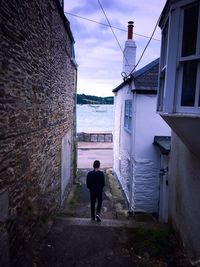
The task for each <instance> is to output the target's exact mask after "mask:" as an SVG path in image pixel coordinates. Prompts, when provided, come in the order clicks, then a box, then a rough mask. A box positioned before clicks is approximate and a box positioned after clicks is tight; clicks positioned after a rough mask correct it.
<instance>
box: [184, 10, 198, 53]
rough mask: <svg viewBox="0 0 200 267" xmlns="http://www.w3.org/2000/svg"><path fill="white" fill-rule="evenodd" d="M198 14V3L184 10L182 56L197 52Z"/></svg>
mask: <svg viewBox="0 0 200 267" xmlns="http://www.w3.org/2000/svg"><path fill="white" fill-rule="evenodd" d="M198 14H199V13H198V5H195V6H192V7H190V8H186V9H185V10H184V24H183V41H182V56H189V55H193V54H195V52H196V42H197V27H198Z"/></svg>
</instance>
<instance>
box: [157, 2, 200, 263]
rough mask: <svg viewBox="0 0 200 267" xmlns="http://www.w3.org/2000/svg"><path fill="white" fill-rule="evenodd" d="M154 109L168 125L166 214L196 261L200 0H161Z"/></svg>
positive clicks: (199, 240) (199, 235) (199, 252)
mask: <svg viewBox="0 0 200 267" xmlns="http://www.w3.org/2000/svg"><path fill="white" fill-rule="evenodd" d="M159 26H160V27H161V30H162V48H161V64H160V77H159V79H160V86H159V98H158V108H157V109H158V112H159V114H160V115H161V116H162V118H163V119H164V120H165V121H166V122H167V123H168V124H169V126H170V127H171V128H172V142H171V152H170V160H169V175H168V178H169V219H170V221H171V222H172V224H173V226H174V228H175V229H176V230H177V231H178V233H179V235H180V236H181V237H182V241H183V244H184V245H185V247H186V248H187V250H188V251H189V254H190V257H191V261H192V266H200V232H199V226H200V209H199V204H200V1H193V0H173V1H172V0H171V1H169V0H168V1H167V3H166V5H165V8H164V10H163V12H162V16H161V19H160V23H159Z"/></svg>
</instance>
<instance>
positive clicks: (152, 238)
mask: <svg viewBox="0 0 200 267" xmlns="http://www.w3.org/2000/svg"><path fill="white" fill-rule="evenodd" d="M88 145H89V144H88ZM96 146H97V147H99V146H100V144H96ZM79 147H80V146H79ZM91 147H92V148H93V149H94V148H95V143H93V144H92V145H91ZM87 149H88V150H87V151H88V154H89V155H90V153H93V152H94V151H91V150H93V149H91V148H90V147H89V146H88V147H87ZM79 152H80V151H79ZM102 153H103V154H104V155H105V154H106V153H107V151H106V149H102ZM79 160H80V158H79ZM101 160H103V158H101ZM81 164H82V165H83V166H84V163H83V162H81ZM86 164H88V163H86ZM88 171H89V169H88V168H84V169H78V173H77V179H76V182H75V183H74V184H73V187H72V190H71V192H70V194H69V197H68V198H67V200H66V201H65V203H64V205H63V208H62V209H61V210H60V211H59V213H58V214H57V215H56V217H53V218H51V221H48V222H47V223H46V227H45V228H44V226H42V227H41V229H40V231H39V232H38V233H37V234H36V235H35V236H34V238H33V239H32V241H31V242H29V243H27V244H25V246H24V250H23V251H22V252H21V257H19V258H18V259H17V260H16V261H14V262H13V265H12V266H13V267H14V266H15V267H17V266H20V267H47V266H48V267H56V266H57V267H58V266H59V267H68V266H69V267H71V266H74V267H88V266H96V267H106V266H111V267H114V266H117V267H118V266H121V267H130V266H138V267H140V266H143V267H147V266H148V267H150V266H152V267H164V266H185V267H186V266H187V267H188V266H190V263H189V261H188V260H187V258H186V256H185V255H184V251H183V249H182V248H181V247H180V246H179V244H178V241H177V239H176V238H175V236H174V234H173V232H172V230H171V229H170V228H169V226H168V225H164V224H159V223H158V222H157V221H156V218H154V217H153V216H151V215H149V214H137V215H135V216H129V215H128V207H127V203H126V202H125V200H124V197H123V195H122V192H121V190H120V187H119V184H118V183H117V181H116V179H115V178H114V176H113V175H112V169H110V168H108V169H104V172H105V177H106V187H105V190H104V196H103V207H102V222H100V223H99V222H92V221H91V220H90V199H89V192H88V189H87V187H86V174H87V172H88Z"/></svg>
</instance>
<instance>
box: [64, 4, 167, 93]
mask: <svg viewBox="0 0 200 267" xmlns="http://www.w3.org/2000/svg"><path fill="white" fill-rule="evenodd" d="M99 1H100V3H101V5H102V7H103V9H104V11H105V13H106V15H107V18H108V20H109V22H110V24H111V25H112V26H114V27H118V28H120V29H122V30H117V29H114V28H113V30H114V32H115V35H116V37H117V40H118V42H119V43H120V46H121V48H122V49H124V44H125V41H126V40H127V24H128V21H134V30H133V31H134V33H133V36H134V37H133V39H134V40H135V42H136V46H137V51H136V63H137V61H138V59H139V58H140V56H141V53H142V51H143V50H144V48H145V46H146V44H147V42H148V40H149V38H146V37H142V36H140V35H145V36H147V37H150V36H151V34H152V31H153V29H154V27H155V25H156V22H157V20H158V18H159V16H160V13H161V12H162V9H163V7H164V5H165V2H166V1H165V0H151V1H147V0H139V1H138V0H99ZM64 11H65V12H66V13H65V15H66V17H67V18H68V20H69V22H70V26H71V30H72V33H73V36H74V39H75V45H74V48H75V56H76V62H77V64H78V84H77V92H78V93H79V94H88V95H96V96H103V97H105V96H112V95H113V93H112V90H113V89H114V88H115V87H117V86H118V85H119V84H120V83H121V82H122V81H123V78H122V76H121V72H122V62H123V54H122V51H121V49H120V47H119V45H118V43H117V41H116V39H115V37H114V35H113V33H112V31H111V29H110V27H107V26H103V25H100V24H97V23H94V22H90V21H88V20H85V19H81V18H77V17H75V16H73V15H76V16H81V17H84V18H87V19H89V20H94V21H97V22H100V23H104V24H108V22H107V20H106V17H105V15H104V13H103V12H102V9H101V7H100V5H99V2H98V0H64ZM67 13H71V14H73V15H70V14H67ZM138 34H139V35H138ZM154 38H155V39H157V40H151V42H150V44H149V46H148V48H147V50H146V52H145V54H144V56H143V57H142V60H141V62H140V64H139V65H138V67H137V70H139V69H140V68H142V67H144V66H145V65H146V64H148V63H150V62H151V61H153V60H154V59H156V58H158V57H159V56H160V45H161V42H160V39H161V36H160V29H159V27H157V30H156V32H155V34H154Z"/></svg>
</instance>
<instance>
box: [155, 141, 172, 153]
mask: <svg viewBox="0 0 200 267" xmlns="http://www.w3.org/2000/svg"><path fill="white" fill-rule="evenodd" d="M153 144H154V145H155V146H158V148H159V149H160V152H161V153H162V154H164V155H168V154H169V152H170V149H171V136H154V142H153Z"/></svg>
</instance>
